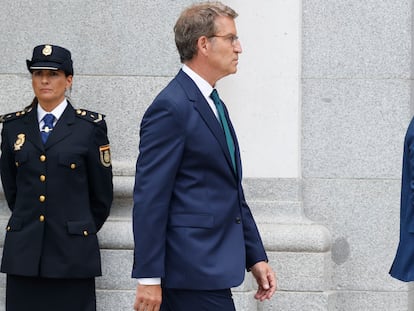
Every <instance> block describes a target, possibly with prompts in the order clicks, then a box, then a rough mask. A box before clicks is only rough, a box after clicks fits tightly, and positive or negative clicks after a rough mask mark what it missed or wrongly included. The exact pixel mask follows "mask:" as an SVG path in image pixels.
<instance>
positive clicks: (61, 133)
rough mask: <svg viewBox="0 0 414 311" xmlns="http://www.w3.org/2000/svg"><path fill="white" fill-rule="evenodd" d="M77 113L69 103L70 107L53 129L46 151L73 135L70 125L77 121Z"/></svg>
mask: <svg viewBox="0 0 414 311" xmlns="http://www.w3.org/2000/svg"><path fill="white" fill-rule="evenodd" d="M74 119H75V111H74V109H73V107H72V105H71V104H70V103H69V102H68V106H67V107H66V109H65V111H64V112H63V114H62V116H61V117H60V118H59V120H58V122H57V123H56V125H55V127H54V128H53V131H52V133H50V135H49V137H48V139H47V141H46V144H45V149H49V148H51V147H52V146H53V145H55V144H57V143H58V142H60V141H61V140H62V139H65V138H66V137H67V136H69V135H71V134H72V130H71V128H70V125H71V124H73V122H74V121H75V120H74Z"/></svg>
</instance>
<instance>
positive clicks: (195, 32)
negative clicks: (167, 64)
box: [174, 1, 238, 63]
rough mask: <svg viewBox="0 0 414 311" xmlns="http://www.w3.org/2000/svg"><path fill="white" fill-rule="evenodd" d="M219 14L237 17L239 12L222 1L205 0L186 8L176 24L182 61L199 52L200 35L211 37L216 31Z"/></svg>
mask: <svg viewBox="0 0 414 311" xmlns="http://www.w3.org/2000/svg"><path fill="white" fill-rule="evenodd" d="M218 16H226V17H231V18H233V19H234V18H236V17H237V16H238V14H237V13H236V12H235V11H234V10H233V9H232V8H230V7H228V6H226V5H224V4H222V3H221V2H218V1H217V2H203V3H197V4H194V5H192V6H190V7H188V8H187V9H185V10H184V11H183V12H182V13H181V15H180V17H179V18H178V20H177V22H176V24H175V26H174V33H175V45H176V46H177V49H178V53H179V54H180V60H181V62H182V63H184V62H185V61H189V60H191V59H192V58H193V57H194V55H195V54H196V53H197V41H198V39H199V38H200V37H202V36H206V37H211V36H213V35H214V34H215V33H216V30H217V29H216V24H215V19H216V18H217V17H218Z"/></svg>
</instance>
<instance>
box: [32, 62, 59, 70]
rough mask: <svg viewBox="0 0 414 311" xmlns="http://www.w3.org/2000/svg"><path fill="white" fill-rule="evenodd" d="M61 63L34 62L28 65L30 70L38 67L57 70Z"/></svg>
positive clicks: (38, 68)
mask: <svg viewBox="0 0 414 311" xmlns="http://www.w3.org/2000/svg"><path fill="white" fill-rule="evenodd" d="M60 67H61V64H58V63H35V64H32V65H31V66H30V70H40V69H47V70H59V69H60Z"/></svg>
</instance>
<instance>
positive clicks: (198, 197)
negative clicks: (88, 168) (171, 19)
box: [132, 2, 276, 311]
mask: <svg viewBox="0 0 414 311" xmlns="http://www.w3.org/2000/svg"><path fill="white" fill-rule="evenodd" d="M236 17H237V13H236V12H235V11H234V10H232V9H231V8H229V7H227V6H225V5H223V4H221V3H219V2H213V3H211V2H210V3H201V4H196V5H193V6H191V7H189V8H187V9H186V10H184V12H183V13H182V14H181V16H180V17H179V19H178V21H177V23H176V25H175V28H174V31H175V41H176V45H177V48H178V51H179V53H180V58H181V62H182V63H183V68H182V70H180V71H179V73H178V74H177V76H176V77H175V78H174V79H173V80H172V81H171V82H170V83H169V84H168V85H167V87H166V88H165V89H164V90H162V91H161V93H160V94H159V95H158V96H157V97H156V98H155V100H154V102H153V103H152V104H151V105H150V107H149V108H148V109H147V111H146V112H145V114H144V117H143V119H142V123H141V132H140V147H139V151H140V153H139V157H138V161H137V167H136V179H135V187H134V209H133V229H134V239H135V252H134V266H133V271H132V277H134V278H138V287H137V294H136V300H135V304H134V309H135V310H139V311H143V310H150V311H153V310H154V311H158V310H162V311H167V310H174V311H194V310H206V311H213V310H217V311H218V310H220V311H231V310H235V307H234V303H233V299H232V295H231V290H230V288H232V287H235V286H238V285H240V284H241V283H242V282H243V279H244V273H245V269H247V270H248V271H251V272H252V273H253V276H254V277H255V279H256V281H257V283H258V290H257V293H256V295H255V298H256V299H259V300H261V301H263V300H265V299H270V298H271V296H272V295H273V293H274V292H275V290H276V278H275V274H274V272H273V271H272V269H271V267H270V265H269V264H268V263H267V256H266V253H265V250H264V247H263V244H262V241H261V238H260V235H259V232H258V230H257V227H256V224H255V221H254V219H253V216H252V214H251V211H250V209H249V207H248V205H247V203H246V201H245V198H244V194H243V189H242V185H241V174H242V171H241V162H240V150H239V147H238V144H237V138H236V135H235V132H234V129H233V127H232V125H231V122H230V120H229V117H228V113H227V110H226V108H225V106H224V104H223V103H222V102H221V101H220V99H219V98H218V95H217V93H216V91H214V92H213V90H214V87H215V85H216V82H217V81H218V80H219V79H221V78H223V77H225V76H227V75H229V74H233V73H235V72H236V71H237V64H238V57H239V54H240V53H241V52H242V49H241V45H240V42H239V40H238V37H237V31H236V27H235V22H234V19H235V18H236ZM212 93H214V94H215V95H211V94H212Z"/></svg>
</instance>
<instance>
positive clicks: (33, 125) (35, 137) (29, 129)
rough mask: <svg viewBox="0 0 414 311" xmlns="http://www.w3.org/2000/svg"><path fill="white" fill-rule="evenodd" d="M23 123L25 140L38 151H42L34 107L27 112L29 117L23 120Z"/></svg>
mask: <svg viewBox="0 0 414 311" xmlns="http://www.w3.org/2000/svg"><path fill="white" fill-rule="evenodd" d="M24 123H25V127H26V130H25V135H26V138H27V140H28V141H30V142H31V143H32V144H33V145H34V146H35V147H36V148H38V149H39V150H44V146H43V142H42V138H41V136H40V130H39V121H38V120H37V109H36V107H35V108H33V109H32V110H31V111H30V112H29V115H28V116H27V118H26V119H25V121H24Z"/></svg>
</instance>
